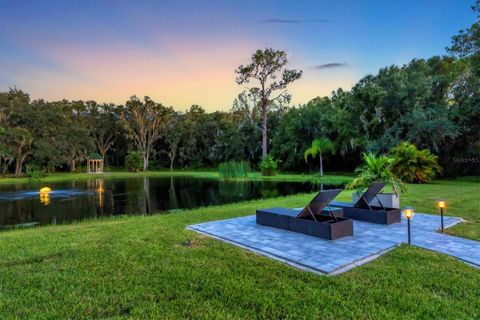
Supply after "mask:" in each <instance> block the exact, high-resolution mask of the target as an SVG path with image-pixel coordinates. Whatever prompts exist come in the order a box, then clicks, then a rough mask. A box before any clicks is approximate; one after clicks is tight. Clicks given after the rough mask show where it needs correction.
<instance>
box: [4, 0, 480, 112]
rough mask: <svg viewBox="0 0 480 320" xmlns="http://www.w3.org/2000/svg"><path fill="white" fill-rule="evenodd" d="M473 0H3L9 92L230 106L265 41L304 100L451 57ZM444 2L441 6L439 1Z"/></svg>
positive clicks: (468, 21)
mask: <svg viewBox="0 0 480 320" xmlns="http://www.w3.org/2000/svg"><path fill="white" fill-rule="evenodd" d="M472 4H473V1H463V0H437V1H420V0H416V1H410V0H390V1H388V0H383V1H359V0H355V1H353V0H352V1H342V0H337V1H280V0H277V1H265V0H256V1H233V0H232V1H228V0H223V1H212V0H208V1H207V0H205V1H193V0H191V1H185V0H176V1H3V0H0V90H2V91H4V90H8V88H9V87H14V86H16V87H17V88H19V89H22V90H24V91H26V92H28V93H30V94H31V96H32V98H45V99H47V100H56V99H61V98H67V99H74V100H79V99H84V100H87V99H94V100H96V101H98V102H113V103H119V104H120V103H124V102H125V101H126V100H127V99H128V98H129V97H130V96H131V95H133V94H136V95H137V96H141V97H142V96H144V95H148V96H150V97H151V98H152V99H154V100H155V101H159V102H162V103H163V104H165V105H171V106H173V107H174V108H175V109H177V110H185V109H186V108H188V107H189V106H190V105H191V104H199V105H201V106H203V107H204V108H205V109H207V110H209V111H213V110H227V109H229V108H230V106H231V104H232V101H233V99H234V98H235V97H236V95H237V94H238V93H239V92H241V91H242V87H241V86H238V85H237V84H236V83H235V73H234V70H235V69H236V68H237V67H238V66H239V65H240V64H242V63H248V61H249V58H250V55H251V54H252V52H254V51H255V50H256V49H258V48H265V47H272V48H275V49H281V50H285V51H286V52H287V53H288V56H289V60H290V63H289V67H290V68H297V69H302V70H303V71H304V76H303V78H302V79H301V80H299V81H298V82H297V83H295V84H294V85H292V87H291V89H290V92H291V93H292V94H293V102H294V103H306V102H307V101H308V100H310V99H312V98H314V97H316V96H319V95H328V94H329V93H330V92H331V91H332V90H334V89H336V88H338V87H343V88H344V89H350V88H351V86H352V84H354V83H355V82H356V81H358V80H359V79H360V78H361V77H362V76H364V75H366V74H368V73H375V72H376V71H378V69H379V68H380V67H384V66H387V65H391V64H403V63H406V62H408V61H409V60H411V59H412V58H428V57H430V56H433V55H442V54H445V53H446V52H445V46H447V45H449V44H450V37H451V36H452V35H453V34H456V33H457V32H458V31H459V30H460V29H463V28H466V27H468V26H470V25H471V24H472V22H473V21H474V19H475V16H474V14H473V13H472V11H471V10H470V6H471V5H472ZM433 8H435V9H433Z"/></svg>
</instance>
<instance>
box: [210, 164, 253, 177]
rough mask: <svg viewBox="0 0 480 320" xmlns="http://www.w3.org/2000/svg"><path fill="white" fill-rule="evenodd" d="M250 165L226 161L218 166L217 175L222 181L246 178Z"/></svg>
mask: <svg viewBox="0 0 480 320" xmlns="http://www.w3.org/2000/svg"><path fill="white" fill-rule="evenodd" d="M249 171H250V165H249V164H248V162H246V161H228V162H223V163H220V164H219V165H218V174H219V175H220V178H223V179H244V178H248V172H249Z"/></svg>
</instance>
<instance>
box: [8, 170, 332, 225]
mask: <svg viewBox="0 0 480 320" xmlns="http://www.w3.org/2000/svg"><path fill="white" fill-rule="evenodd" d="M46 185H48V187H50V188H51V192H43V193H40V192H39V190H40V189H41V188H42V187H44V186H46ZM323 187H324V188H326V189H328V188H333V187H338V186H325V185H324V186H323ZM318 188H319V187H318V185H315V184H312V183H309V182H277V181H242V182H227V181H219V180H217V179H201V178H193V177H155V178H149V177H138V178H128V179H103V178H100V179H90V180H82V181H71V182H58V183H40V184H39V183H35V184H6V185H0V228H1V227H7V226H15V225H23V224H55V223H64V222H68V221H74V220H83V219H87V218H94V217H100V216H109V215H121V214H151V213H155V212H174V211H178V210H182V209H188V208H196V207H201V206H209V205H217V204H224V203H230V202H237V201H241V200H250V199H263V198H272V197H277V196H284V195H289V194H295V193H302V192H313V191H315V190H318Z"/></svg>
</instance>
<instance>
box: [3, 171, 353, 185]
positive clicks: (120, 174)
mask: <svg viewBox="0 0 480 320" xmlns="http://www.w3.org/2000/svg"><path fill="white" fill-rule="evenodd" d="M144 176H146V177H170V176H174V177H182V176H184V177H195V178H207V179H219V175H218V172H217V171H172V172H170V171H147V172H137V173H135V172H126V171H116V172H105V173H102V174H89V173H52V174H49V175H47V176H46V177H45V178H43V179H41V180H32V179H30V178H27V177H20V178H17V177H0V184H2V183H4V184H9V183H42V182H44V183H48V182H62V181H71V180H85V179H92V178H105V179H114V178H117V179H123V178H134V177H144ZM249 179H250V180H269V181H320V179H319V177H318V175H315V174H289V173H285V174H284V173H280V174H277V175H275V176H269V177H264V176H262V175H261V174H260V173H259V172H251V173H249ZM351 179H352V176H351V175H349V174H347V173H341V174H327V175H325V176H323V178H322V179H321V181H322V182H323V183H327V184H344V183H347V182H349V181H350V180H351Z"/></svg>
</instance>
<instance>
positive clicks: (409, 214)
mask: <svg viewBox="0 0 480 320" xmlns="http://www.w3.org/2000/svg"><path fill="white" fill-rule="evenodd" d="M413 215H414V213H413V208H412V207H405V208H403V216H404V217H405V219H407V223H408V244H411V237H410V219H412V218H413Z"/></svg>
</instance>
